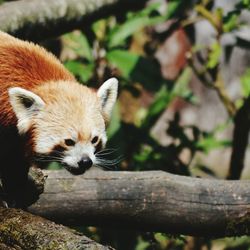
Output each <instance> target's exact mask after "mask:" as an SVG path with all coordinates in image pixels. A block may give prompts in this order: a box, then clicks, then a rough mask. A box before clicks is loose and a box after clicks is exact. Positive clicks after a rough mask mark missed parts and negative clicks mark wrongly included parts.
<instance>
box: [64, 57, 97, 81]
mask: <svg viewBox="0 0 250 250" xmlns="http://www.w3.org/2000/svg"><path fill="white" fill-rule="evenodd" d="M64 65H65V67H66V68H67V69H68V70H69V71H70V72H72V73H73V74H74V75H75V76H77V77H79V78H80V81H81V82H83V83H86V82H87V81H88V80H89V79H90V78H91V77H92V76H93V72H94V65H93V64H83V63H81V62H78V61H73V60H72V61H67V62H65V63H64Z"/></svg>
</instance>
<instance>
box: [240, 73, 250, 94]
mask: <svg viewBox="0 0 250 250" xmlns="http://www.w3.org/2000/svg"><path fill="white" fill-rule="evenodd" d="M240 83H241V91H242V94H243V96H244V97H247V96H249V95H250V68H249V69H247V70H246V71H245V73H244V75H243V76H242V77H241V78H240Z"/></svg>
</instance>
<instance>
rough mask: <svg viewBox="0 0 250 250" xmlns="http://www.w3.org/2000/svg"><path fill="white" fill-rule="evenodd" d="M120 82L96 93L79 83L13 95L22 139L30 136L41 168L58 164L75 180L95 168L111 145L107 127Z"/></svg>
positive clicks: (14, 90) (15, 91)
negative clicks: (53, 163)
mask: <svg viewBox="0 0 250 250" xmlns="http://www.w3.org/2000/svg"><path fill="white" fill-rule="evenodd" d="M117 88H118V81H117V80H116V79H115V78H111V79H109V80H107V81H106V82H105V83H103V85H102V86H101V87H100V88H99V89H98V90H97V92H95V91H93V90H92V89H90V88H87V87H85V86H83V85H80V84H78V83H75V82H72V83H71V82H70V83H69V82H64V81H61V82H54V83H47V84H43V85H41V86H39V87H37V88H36V89H34V90H32V91H29V90H26V89H23V88H20V87H14V88H10V89H9V97H10V103H11V105H12V108H13V110H14V113H15V115H16V117H17V128H18V131H19V133H20V135H24V134H26V133H30V134H31V136H30V137H29V138H31V140H32V142H27V143H29V144H30V145H32V151H33V157H34V160H35V161H37V162H41V163H43V162H50V161H58V162H60V163H61V164H62V165H64V166H65V168H66V169H67V170H69V171H70V172H71V173H73V174H82V173H84V172H85V171H86V170H87V169H88V168H90V167H91V166H92V165H93V164H97V165H98V164H100V163H101V161H102V160H101V159H99V158H98V157H97V155H98V154H97V152H98V151H100V150H101V149H102V148H103V147H104V146H105V144H106V141H107V138H106V131H105V129H106V124H107V122H108V120H109V119H110V115H111V112H112V109H113V106H114V103H115V101H116V98H117Z"/></svg>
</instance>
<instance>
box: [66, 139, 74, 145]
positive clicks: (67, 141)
mask: <svg viewBox="0 0 250 250" xmlns="http://www.w3.org/2000/svg"><path fill="white" fill-rule="evenodd" d="M64 143H65V145H66V146H74V145H75V144H76V143H75V141H73V140H72V139H65V140H64Z"/></svg>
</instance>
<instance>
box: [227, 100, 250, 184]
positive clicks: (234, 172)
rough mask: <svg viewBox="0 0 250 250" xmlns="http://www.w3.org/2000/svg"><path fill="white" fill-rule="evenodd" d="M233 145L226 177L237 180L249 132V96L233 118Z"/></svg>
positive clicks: (241, 168) (242, 166) (242, 165)
mask: <svg viewBox="0 0 250 250" xmlns="http://www.w3.org/2000/svg"><path fill="white" fill-rule="evenodd" d="M234 124H235V126H234V132H233V145H232V155H231V160H230V168H229V173H228V176H227V179H229V180H237V179H239V178H240V176H241V172H242V170H243V168H244V159H245V153H246V149H247V145H248V137H249V132H250V97H248V98H247V99H246V100H245V102H244V104H243V106H242V107H241V108H240V109H239V110H238V111H237V113H236V115H235V119H234Z"/></svg>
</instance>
